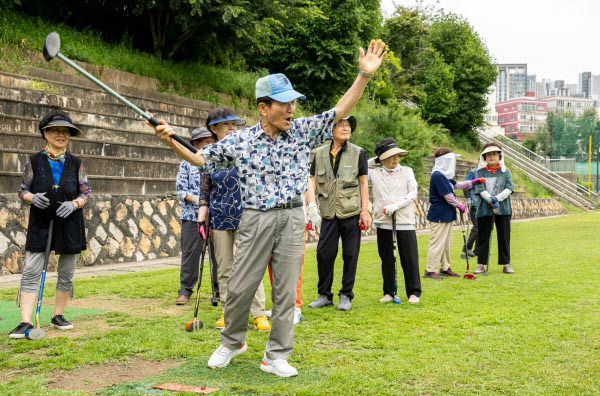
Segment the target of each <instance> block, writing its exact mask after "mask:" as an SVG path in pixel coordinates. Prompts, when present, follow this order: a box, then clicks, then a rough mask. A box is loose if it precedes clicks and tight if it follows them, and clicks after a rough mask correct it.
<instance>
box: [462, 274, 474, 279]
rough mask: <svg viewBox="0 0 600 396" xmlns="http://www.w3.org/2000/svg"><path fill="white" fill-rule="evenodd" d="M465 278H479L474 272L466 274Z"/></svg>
mask: <svg viewBox="0 0 600 396" xmlns="http://www.w3.org/2000/svg"><path fill="white" fill-rule="evenodd" d="M463 278H465V279H477V277H476V276H475V275H473V274H464V275H463Z"/></svg>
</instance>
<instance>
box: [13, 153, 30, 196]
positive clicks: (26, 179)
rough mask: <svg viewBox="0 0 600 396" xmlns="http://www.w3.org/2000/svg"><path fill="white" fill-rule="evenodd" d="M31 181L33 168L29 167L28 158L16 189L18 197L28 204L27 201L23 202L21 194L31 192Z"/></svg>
mask: <svg viewBox="0 0 600 396" xmlns="http://www.w3.org/2000/svg"><path fill="white" fill-rule="evenodd" d="M31 183H33V168H32V167H31V161H30V160H29V158H28V159H27V163H26V164H25V169H23V179H22V180H21V185H20V186H19V190H18V191H17V193H18V194H19V199H20V200H21V201H23V202H24V203H26V204H29V202H25V200H24V199H23V196H24V195H25V194H27V193H28V192H31Z"/></svg>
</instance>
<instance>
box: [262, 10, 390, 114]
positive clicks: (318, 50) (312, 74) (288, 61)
mask: <svg viewBox="0 0 600 396" xmlns="http://www.w3.org/2000/svg"><path fill="white" fill-rule="evenodd" d="M317 4H318V10H319V12H318V13H311V14H307V15H304V16H303V17H302V18H301V19H298V20H297V21H296V23H294V24H291V25H290V26H286V28H285V30H284V31H283V32H282V33H281V35H279V36H278V37H277V38H275V39H274V40H273V41H272V42H271V43H269V44H270V45H271V46H272V51H271V52H270V53H267V54H265V55H264V56H263V57H262V58H259V59H258V62H259V64H260V65H261V66H263V67H264V68H266V69H268V70H269V72H272V73H275V72H281V73H285V74H286V75H287V76H288V77H289V78H290V80H291V81H292V82H293V83H294V86H295V87H297V88H298V90H299V91H300V92H302V93H305V94H306V95H307V97H308V98H309V101H310V102H309V103H310V104H311V105H312V108H313V109H315V110H325V109H326V108H329V107H331V106H333V105H334V104H335V100H336V98H337V97H338V96H339V95H341V94H342V93H343V92H344V91H345V89H347V88H348V87H349V86H350V84H351V83H352V81H353V79H354V77H355V76H356V73H357V71H358V70H357V59H358V48H359V47H363V48H366V46H367V45H368V44H369V41H370V40H371V39H373V38H376V35H377V33H378V32H379V29H380V26H381V10H380V7H379V0H345V1H342V0H323V1H320V2H318V3H317ZM255 59H256V57H255Z"/></svg>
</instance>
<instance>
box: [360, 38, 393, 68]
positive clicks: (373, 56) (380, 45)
mask: <svg viewBox="0 0 600 396" xmlns="http://www.w3.org/2000/svg"><path fill="white" fill-rule="evenodd" d="M386 55H387V51H386V50H385V43H384V42H383V41H382V40H381V39H377V40H371V42H370V43H369V48H367V52H366V53H365V50H364V49H362V48H360V49H359V56H358V68H359V69H360V70H361V71H362V72H365V73H371V74H372V73H375V72H376V71H377V69H379V66H381V62H383V60H384V59H385V57H386Z"/></svg>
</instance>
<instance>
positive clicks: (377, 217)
mask: <svg viewBox="0 0 600 396" xmlns="http://www.w3.org/2000/svg"><path fill="white" fill-rule="evenodd" d="M375 154H376V155H377V157H376V158H372V159H370V160H369V165H370V169H369V179H370V180H371V183H372V186H373V224H374V226H375V228H376V229H377V249H378V251H379V257H380V258H381V274H382V277H383V298H382V299H380V300H379V302H382V303H386V302H390V301H393V300H394V297H395V295H396V293H397V290H396V273H395V272H396V271H395V265H396V263H395V255H394V250H393V249H394V245H393V232H394V231H393V227H392V215H395V217H396V240H397V241H398V252H399V254H400V263H401V265H402V271H403V273H404V286H405V288H406V296H407V297H408V302H409V303H412V304H416V303H418V302H419V299H420V296H421V280H420V278H419V251H418V248H417V233H416V231H415V213H414V209H413V202H414V201H415V200H416V199H417V189H418V185H417V181H416V180H415V175H414V173H413V170H412V169H411V168H409V167H408V166H401V165H399V161H400V156H404V155H407V154H408V151H406V150H402V149H400V148H398V147H397V146H396V142H395V141H394V139H390V138H388V139H382V140H381V141H380V142H379V143H377V145H376V146H375ZM375 163H379V164H381V165H382V166H381V167H372V165H374V164H375Z"/></svg>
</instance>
